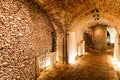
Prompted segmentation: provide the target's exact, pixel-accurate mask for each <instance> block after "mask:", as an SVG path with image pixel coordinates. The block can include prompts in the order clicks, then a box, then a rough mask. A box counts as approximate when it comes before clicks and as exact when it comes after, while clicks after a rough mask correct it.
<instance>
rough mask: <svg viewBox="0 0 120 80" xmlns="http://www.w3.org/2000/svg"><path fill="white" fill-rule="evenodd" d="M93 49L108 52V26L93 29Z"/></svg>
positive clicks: (98, 26)
mask: <svg viewBox="0 0 120 80" xmlns="http://www.w3.org/2000/svg"><path fill="white" fill-rule="evenodd" d="M93 48H94V49H95V50H100V51H105V50H107V26H105V25H97V26H94V27H93Z"/></svg>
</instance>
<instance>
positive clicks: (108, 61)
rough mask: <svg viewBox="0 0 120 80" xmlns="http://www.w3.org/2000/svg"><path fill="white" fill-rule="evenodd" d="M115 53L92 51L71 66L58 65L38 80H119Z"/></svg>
mask: <svg viewBox="0 0 120 80" xmlns="http://www.w3.org/2000/svg"><path fill="white" fill-rule="evenodd" d="M112 57H113V51H111V50H109V51H107V52H99V51H93V50H90V51H89V52H87V53H86V54H84V55H83V56H82V57H80V58H78V60H77V61H76V62H75V63H74V64H71V65H63V64H62V65H61V64H58V65H57V67H56V69H51V70H49V71H47V72H46V73H43V75H41V76H40V77H39V78H38V80H118V77H117V73H116V71H115V69H114V65H113V63H112Z"/></svg>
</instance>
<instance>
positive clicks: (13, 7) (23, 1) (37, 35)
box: [0, 0, 54, 80]
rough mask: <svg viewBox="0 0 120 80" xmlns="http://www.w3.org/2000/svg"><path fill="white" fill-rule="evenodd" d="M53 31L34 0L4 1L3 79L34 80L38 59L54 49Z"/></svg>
mask: <svg viewBox="0 0 120 80" xmlns="http://www.w3.org/2000/svg"><path fill="white" fill-rule="evenodd" d="M52 31H54V29H53V26H52V23H51V22H50V20H49V18H48V17H47V16H46V14H45V13H44V11H43V10H42V9H40V7H39V6H38V4H36V3H35V2H33V1H32V0H30V1H29V0H0V80H34V79H35V76H36V72H37V71H36V64H37V62H36V61H35V57H36V56H38V55H42V54H45V52H46V51H47V50H50V49H51V32H52ZM38 71H39V69H38Z"/></svg>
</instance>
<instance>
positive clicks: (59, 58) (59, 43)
mask: <svg viewBox="0 0 120 80" xmlns="http://www.w3.org/2000/svg"><path fill="white" fill-rule="evenodd" d="M57 61H58V62H60V63H63V34H62V33H59V34H57Z"/></svg>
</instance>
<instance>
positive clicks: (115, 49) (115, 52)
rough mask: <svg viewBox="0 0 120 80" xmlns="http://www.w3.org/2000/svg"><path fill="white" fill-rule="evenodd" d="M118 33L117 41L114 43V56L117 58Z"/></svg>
mask: <svg viewBox="0 0 120 80" xmlns="http://www.w3.org/2000/svg"><path fill="white" fill-rule="evenodd" d="M118 39H119V38H118V34H116V35H115V43H114V58H115V60H117V55H118Z"/></svg>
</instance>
